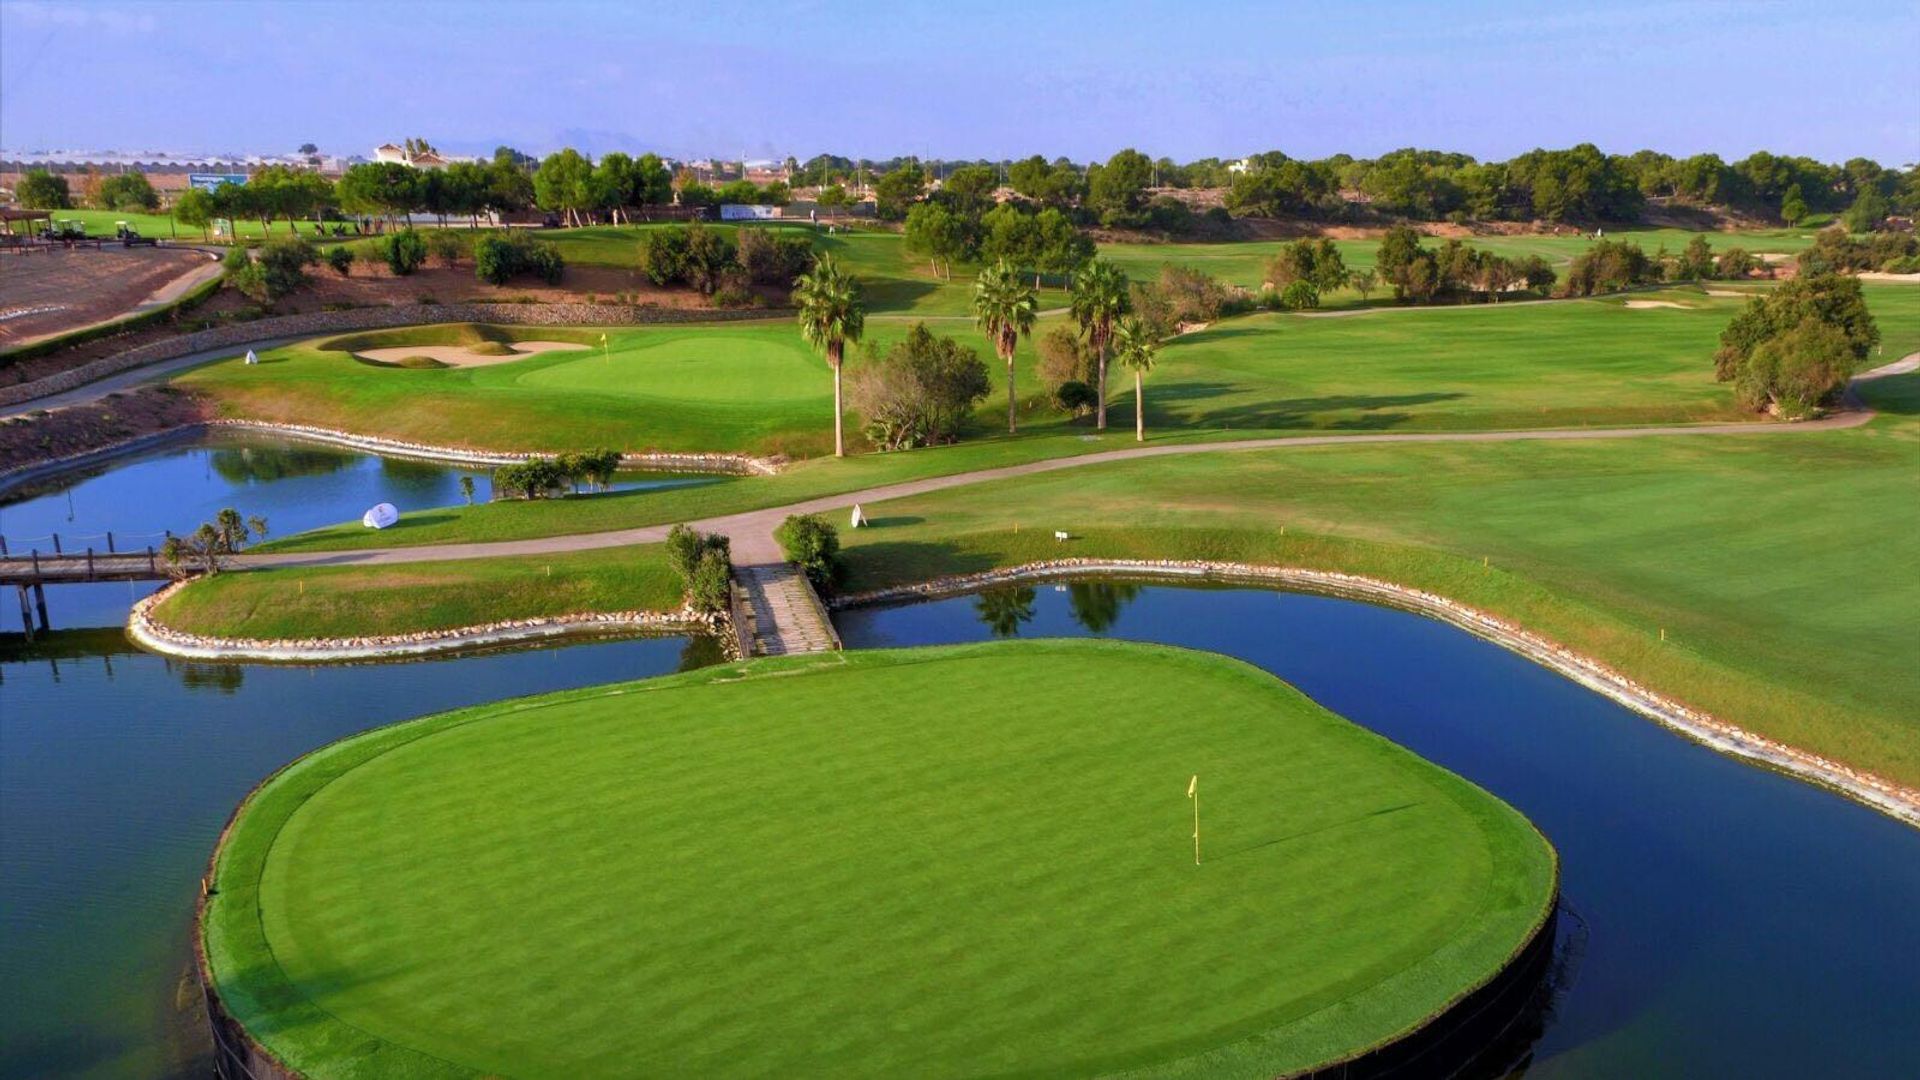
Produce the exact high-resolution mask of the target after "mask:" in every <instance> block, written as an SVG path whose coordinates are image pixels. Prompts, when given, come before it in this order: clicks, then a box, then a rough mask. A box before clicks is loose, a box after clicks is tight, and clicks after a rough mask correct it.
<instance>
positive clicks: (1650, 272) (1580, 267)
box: [1566, 240, 1660, 296]
mask: <svg viewBox="0 0 1920 1080" xmlns="http://www.w3.org/2000/svg"><path fill="white" fill-rule="evenodd" d="M1659 278H1660V266H1659V264H1657V263H1655V262H1654V261H1653V260H1652V259H1649V258H1647V253H1646V252H1645V251H1642V250H1641V249H1640V245H1639V244H1634V243H1629V242H1627V241H1624V240H1600V241H1597V242H1596V243H1594V245H1593V246H1592V247H1589V248H1588V249H1587V250H1586V251H1585V252H1583V253H1581V254H1580V255H1578V256H1576V257H1575V258H1574V260H1573V265H1572V266H1571V267H1569V268H1568V269H1567V290H1566V291H1567V295H1568V296H1593V295H1595V294H1598V293H1604V292H1618V291H1619V290H1621V289H1625V288H1628V287H1630V286H1633V285H1644V284H1647V283H1649V282H1654V281H1658V280H1659Z"/></svg>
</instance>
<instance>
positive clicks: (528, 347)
mask: <svg viewBox="0 0 1920 1080" xmlns="http://www.w3.org/2000/svg"><path fill="white" fill-rule="evenodd" d="M511 347H512V349H513V351H512V352H510V353H507V354H505V355H504V356H489V355H487V354H486V353H477V352H474V351H473V350H472V349H470V348H468V347H467V346H465V345H401V346H398V347H395V348H391V349H363V350H361V351H360V352H357V353H355V354H354V355H355V356H360V357H365V358H366V359H368V360H375V361H378V362H380V363H382V364H398V363H399V362H400V361H402V360H405V359H406V358H407V357H409V356H425V357H430V358H432V359H434V360H438V361H440V362H441V363H443V364H445V365H447V366H448V367H486V366H487V365H488V364H510V363H512V362H513V361H515V360H524V359H526V358H527V357H529V356H534V355H537V354H539V353H544V352H567V351H581V350H584V349H586V346H585V345H576V344H574V343H572V342H570V341H516V342H513V343H512V346H511Z"/></svg>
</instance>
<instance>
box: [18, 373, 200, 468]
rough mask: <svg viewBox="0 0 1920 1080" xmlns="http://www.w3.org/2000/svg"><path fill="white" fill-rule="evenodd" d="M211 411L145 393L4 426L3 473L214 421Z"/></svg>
mask: <svg viewBox="0 0 1920 1080" xmlns="http://www.w3.org/2000/svg"><path fill="white" fill-rule="evenodd" d="M213 416H214V408H213V406H212V405H211V404H210V403H208V402H206V401H204V400H202V399H201V398H199V397H198V396H196V395H194V394H192V393H189V392H186V391H183V390H178V389H175V388H172V387H160V386H152V387H142V388H141V389H138V390H130V391H128V392H126V393H124V394H114V395H112V396H109V397H106V398H102V399H101V400H99V401H96V402H93V403H91V404H88V405H75V406H73V407H71V408H66V409H54V410H52V411H50V412H36V413H28V414H27V415H25V416H20V417H15V418H13V419H11V420H6V421H0V469H11V468H15V467H17V466H21V465H30V464H33V463H35V462H40V461H51V460H53V459H55V458H63V457H68V456H71V455H73V454H80V453H85V452H86V451H88V450H98V449H100V448H101V447H104V446H111V445H113V444H114V443H118V442H125V441H126V440H128V439H133V438H138V437H140V436H142V435H153V434H157V433H158V432H162V431H170V430H172V429H173V428H177V427H180V426H182V425H184V424H197V423H201V422H204V421H207V420H211V419H213Z"/></svg>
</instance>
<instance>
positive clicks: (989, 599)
mask: <svg viewBox="0 0 1920 1080" xmlns="http://www.w3.org/2000/svg"><path fill="white" fill-rule="evenodd" d="M973 610H974V611H976V612H978V613H979V615H980V622H981V624H982V625H984V626H986V627H987V629H989V630H991V631H993V636H994V637H1002V638H1005V637H1015V636H1018V635H1019V633H1020V628H1021V627H1022V626H1025V625H1026V624H1027V623H1030V622H1032V621H1033V589H1032V587H1031V586H1027V585H1001V586H997V587H995V588H991V589H986V590H983V591H982V592H981V593H980V595H978V596H975V597H974V598H973Z"/></svg>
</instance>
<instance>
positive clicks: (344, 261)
mask: <svg viewBox="0 0 1920 1080" xmlns="http://www.w3.org/2000/svg"><path fill="white" fill-rule="evenodd" d="M353 258H354V256H353V249H352V248H350V247H348V246H347V245H345V244H335V245H333V246H332V247H330V248H328V249H327V265H328V266H331V267H333V272H334V273H336V274H339V275H340V276H341V277H346V276H347V275H348V274H350V273H352V272H353Z"/></svg>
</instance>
